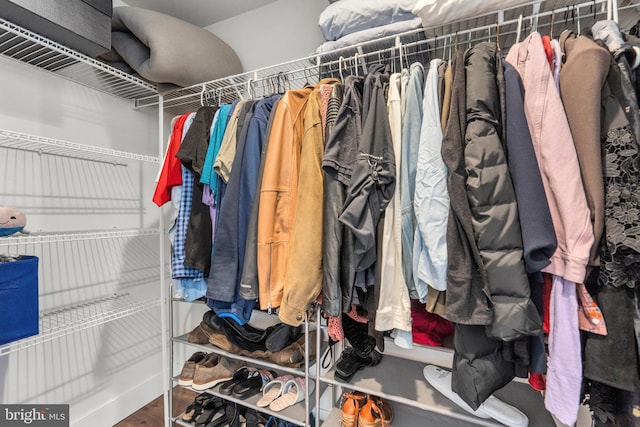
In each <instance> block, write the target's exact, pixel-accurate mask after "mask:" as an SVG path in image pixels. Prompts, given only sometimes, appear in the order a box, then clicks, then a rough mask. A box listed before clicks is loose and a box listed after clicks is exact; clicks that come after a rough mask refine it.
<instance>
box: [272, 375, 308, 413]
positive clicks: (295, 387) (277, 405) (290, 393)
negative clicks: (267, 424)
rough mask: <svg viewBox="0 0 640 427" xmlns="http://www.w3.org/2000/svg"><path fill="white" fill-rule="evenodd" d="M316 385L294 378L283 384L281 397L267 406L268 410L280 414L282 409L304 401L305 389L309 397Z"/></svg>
mask: <svg viewBox="0 0 640 427" xmlns="http://www.w3.org/2000/svg"><path fill="white" fill-rule="evenodd" d="M315 386H316V384H315V383H314V382H313V381H311V382H309V383H307V382H306V381H305V379H304V378H294V379H292V380H289V381H287V382H286V383H284V386H283V387H282V395H281V396H280V397H278V398H277V399H276V400H274V401H273V402H271V404H269V409H271V410H272V411H275V412H280V411H282V410H283V409H284V408H288V407H289V406H291V405H295V404H296V403H298V402H302V401H303V400H304V399H305V389H308V390H309V396H311V395H312V394H313V391H314V389H315Z"/></svg>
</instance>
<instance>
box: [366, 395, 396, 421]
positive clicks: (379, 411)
mask: <svg viewBox="0 0 640 427" xmlns="http://www.w3.org/2000/svg"><path fill="white" fill-rule="evenodd" d="M391 421H393V408H391V404H390V403H389V402H387V401H386V400H384V399H382V398H381V397H376V396H370V397H369V399H368V400H367V403H365V404H364V406H363V407H362V409H360V414H359V416H358V427H389V426H390V425H391Z"/></svg>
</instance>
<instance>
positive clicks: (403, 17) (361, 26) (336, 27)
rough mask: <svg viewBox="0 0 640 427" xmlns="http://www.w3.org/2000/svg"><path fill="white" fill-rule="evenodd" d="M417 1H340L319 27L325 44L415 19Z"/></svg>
mask: <svg viewBox="0 0 640 427" xmlns="http://www.w3.org/2000/svg"><path fill="white" fill-rule="evenodd" d="M414 4H415V0H397V1H393V0H341V1H338V2H335V3H332V4H330V5H329V6H327V8H326V9H325V10H323V11H322V13H321V14H320V18H319V20H318V25H320V28H321V29H322V33H323V34H324V38H325V40H329V41H333V40H338V39H340V38H342V37H344V36H346V35H349V34H353V33H356V32H359V31H362V30H366V29H368V28H374V27H380V26H383V25H387V24H392V23H395V22H401V21H408V20H412V19H414V17H415V16H414V15H413V13H411V9H412V8H413V6H414Z"/></svg>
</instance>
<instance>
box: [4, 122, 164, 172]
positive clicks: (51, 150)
mask: <svg viewBox="0 0 640 427" xmlns="http://www.w3.org/2000/svg"><path fill="white" fill-rule="evenodd" d="M0 147H4V148H11V149H16V150H23V151H30V152H35V153H39V154H48V155H54V156H63V157H70V158H74V159H82V160H92V161H98V162H104V163H113V164H116V165H121V166H126V164H127V163H123V162H120V161H118V160H119V159H125V160H127V161H129V162H133V161H141V162H149V163H160V160H159V158H158V157H153V156H145V155H142V154H136V153H129V152H126V151H118V150H112V149H109V148H102V147H95V146H91V145H85V144H78V143H75V142H70V141H63V140H60V139H53V138H46V137H44V136H37V135H30V134H28V133H22V132H15V131H11V130H6V129H0Z"/></svg>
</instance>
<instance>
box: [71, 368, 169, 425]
mask: <svg viewBox="0 0 640 427" xmlns="http://www.w3.org/2000/svg"><path fill="white" fill-rule="evenodd" d="M162 379H163V373H162V372H160V373H158V374H157V375H153V376H151V377H149V378H147V380H146V381H144V382H142V383H139V384H137V385H136V386H134V387H131V388H130V389H127V390H122V392H121V393H119V394H118V395H117V397H115V398H113V399H112V400H110V401H108V402H105V403H104V405H102V406H100V407H97V408H96V409H95V410H94V411H91V412H89V413H85V414H84V416H83V417H82V418H79V419H73V417H72V419H71V427H85V426H86V427H103V426H104V427H112V426H113V425H115V424H116V423H118V422H119V421H122V419H124V418H126V417H127V416H129V415H131V414H132V413H134V412H135V411H137V410H138V409H140V408H141V407H143V406H144V405H146V404H147V403H149V402H150V401H152V400H153V399H155V398H156V397H158V396H159V395H160V394H162ZM72 410H73V409H72Z"/></svg>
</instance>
